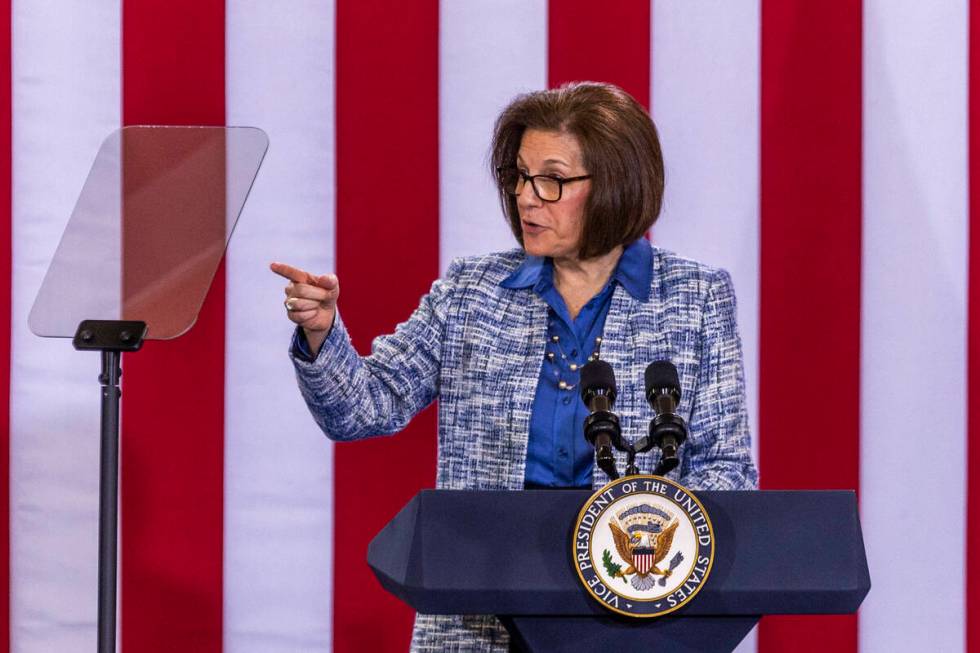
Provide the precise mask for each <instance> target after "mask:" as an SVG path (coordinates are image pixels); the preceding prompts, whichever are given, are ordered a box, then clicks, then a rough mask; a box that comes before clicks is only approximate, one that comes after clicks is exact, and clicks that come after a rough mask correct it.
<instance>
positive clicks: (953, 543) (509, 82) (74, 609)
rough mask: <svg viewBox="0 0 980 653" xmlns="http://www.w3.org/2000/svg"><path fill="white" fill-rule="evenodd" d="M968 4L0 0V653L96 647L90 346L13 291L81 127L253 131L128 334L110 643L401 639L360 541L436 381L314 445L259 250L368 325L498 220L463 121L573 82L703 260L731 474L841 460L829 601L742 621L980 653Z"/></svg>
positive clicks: (244, 646) (826, 636) (977, 248)
mask: <svg viewBox="0 0 980 653" xmlns="http://www.w3.org/2000/svg"><path fill="white" fill-rule="evenodd" d="M978 5H980V3H974V2H967V0H941V1H935V2H923V1H922V0H865V1H864V2H863V3H862V2H858V1H854V0H828V1H827V2H809V1H807V0H761V1H760V0H737V1H736V0H714V1H707V0H699V1H696V2H695V1H691V0H606V2H602V3H600V2H594V1H593V2H590V1H589V0H552V1H551V2H547V1H546V0H441V2H440V1H439V0H402V1H396V0H388V1H387V2H385V1H382V0H336V1H335V2H329V1H325V0H321V1H315V2H314V1H305V0H289V1H285V0H283V1H277V0H249V1H246V0H227V2H224V1H222V0H166V1H165V0H122V1H121V2H120V1H119V0H90V1H88V2H82V1H80V0H74V1H73V0H2V1H0V39H2V40H0V247H2V248H3V250H4V253H5V255H4V256H3V257H0V261H2V263H3V265H2V266H0V311H2V312H3V316H2V319H0V324H3V325H5V327H4V328H7V329H9V330H8V331H7V332H6V333H4V335H3V337H0V397H4V396H5V397H7V398H8V400H7V401H0V411H3V412H2V413H0V424H4V425H8V424H9V430H5V431H4V434H5V435H7V438H8V439H7V441H6V442H5V446H0V474H2V475H3V476H2V478H0V492H3V493H6V492H8V491H9V495H7V494H4V495H3V496H2V498H0V506H3V507H4V508H5V509H9V512H7V513H6V517H7V519H5V520H2V521H0V523H4V524H6V525H7V528H6V529H2V534H0V556H6V558H7V561H8V563H9V564H8V565H0V570H2V576H0V578H2V581H3V582H6V583H8V584H9V591H8V592H7V593H6V597H7V601H8V603H6V604H5V607H6V609H0V653H2V651H6V650H8V648H7V647H9V650H10V651H16V652H19V653H42V652H43V653H48V652H58V653H60V652H66V651H86V650H94V648H95V619H96V609H95V608H96V587H97V586H96V578H97V570H96V549H97V529H96V525H97V506H98V501H97V492H98V433H99V403H98V397H99V387H98V382H97V376H98V372H99V361H98V356H96V355H94V354H90V353H80V352H76V351H74V350H73V349H72V347H71V345H70V343H69V342H68V341H67V340H49V339H41V338H38V337H35V336H34V335H32V334H31V333H30V332H29V331H28V328H27V314H28V311H29V309H30V307H31V305H32V303H33V300H34V296H35V294H36V292H37V290H38V288H39V286H40V283H41V279H42V277H43V274H44V272H45V270H46V268H47V265H48V263H49V262H50V259H51V257H52V255H53V253H54V250H55V247H56V245H57V243H58V239H59V237H60V234H61V232H62V230H63V229H64V227H65V223H66V221H67V219H68V216H69V215H70V213H71V210H72V207H73V204H74V201H75V199H76V197H77V195H78V193H79V190H80V189H81V186H82V184H83V182H84V179H85V175H86V173H87V170H88V167H89V166H90V165H91V163H92V160H93V157H94V155H95V152H96V150H97V148H98V145H99V143H100V142H101V141H102V139H103V138H104V137H105V136H106V135H107V134H108V133H109V132H111V131H113V130H115V129H117V128H119V127H120V126H122V125H129V124H207V125H222V124H230V125H254V126H258V127H261V128H263V129H265V130H266V131H267V132H268V134H269V137H270V140H271V146H270V149H269V152H268V155H267V157H266V159H265V163H264V166H263V169H262V170H261V172H260V173H259V177H258V180H257V182H256V185H255V187H254V189H253V193H252V196H251V198H250V200H249V203H248V204H247V205H246V209H245V212H244V214H243V216H242V218H241V221H240V222H239V225H238V229H237V230H236V233H235V235H234V238H233V239H232V243H231V246H230V248H229V251H228V254H227V258H226V262H225V264H224V265H223V267H222V269H221V270H220V271H219V274H218V278H217V279H216V281H215V283H214V285H213V287H212V289H211V292H210V295H209V299H208V301H207V303H206V306H205V309H204V310H203V313H202V315H201V318H200V320H199V321H198V323H197V325H196V326H195V328H194V329H193V330H192V331H191V332H190V334H188V335H186V336H184V337H182V338H180V339H179V340H176V341H171V342H162V343H161V342H151V343H149V344H147V346H146V347H145V348H144V350H143V351H141V352H139V353H137V354H127V355H126V356H124V373H123V399H122V421H123V427H122V429H123V434H122V440H123V441H122V462H121V474H122V483H121V527H120V538H121V548H120V551H121V562H120V565H121V566H120V592H121V594H120V615H121V616H120V642H121V644H120V645H121V650H123V651H124V652H126V653H154V652H158V651H159V652H163V651H181V652H202V653H214V652H217V651H227V652H228V653H246V652H247V653H252V652H255V653H259V652H261V653H269V652H275V653H278V652H283V653H292V652H299V651H304V652H306V651H337V652H343V653H352V652H355V651H356V652H360V651H402V650H405V649H406V648H407V644H408V640H409V635H410V628H411V622H412V614H411V611H410V610H409V609H408V608H407V607H405V606H404V605H402V604H400V603H399V602H398V601H396V600H395V599H394V598H392V597H390V596H388V595H386V594H385V593H384V592H383V591H382V590H381V589H380V587H379V585H378V584H377V582H375V580H374V579H373V577H372V576H371V574H370V571H369V570H368V568H367V566H366V563H365V550H366V546H367V542H368V541H369V540H370V538H371V537H373V536H374V534H375V533H376V532H377V531H378V530H379V529H380V528H381V527H382V525H383V524H384V523H386V522H387V520H389V519H390V518H391V517H392V516H393V515H394V514H395V512H396V511H397V510H398V509H399V508H400V507H401V506H402V505H403V504H404V503H405V502H406V501H407V500H408V499H409V498H410V497H411V496H412V495H413V494H414V493H415V492H416V491H417V490H418V489H419V488H421V487H431V485H432V483H433V481H434V475H435V466H434V456H435V437H434V430H435V412H434V409H429V410H427V411H425V412H424V413H423V414H421V415H420V416H418V417H417V418H416V419H415V421H414V422H413V423H412V424H411V425H410V426H409V428H408V429H407V430H406V431H405V432H403V433H402V434H400V435H398V436H397V437H394V438H383V439H379V440H375V441H370V442H363V443H357V444H349V445H343V446H333V445H332V444H330V443H329V442H328V441H327V440H326V439H325V438H324V437H323V435H322V434H321V433H319V431H318V430H317V428H316V427H315V425H314V424H313V422H312V420H311V419H310V417H309V415H308V413H307V411H306V408H305V407H304V406H303V404H302V402H301V399H300V396H299V392H298V391H297V389H296V387H295V383H294V380H293V372H292V368H291V365H290V363H289V361H288V359H287V357H286V349H287V344H288V341H289V337H290V332H291V329H290V323H289V322H288V321H287V320H286V319H285V317H284V314H283V313H284V312H283V309H282V304H281V300H282V285H283V282H282V280H281V279H279V278H277V277H275V276H274V275H272V274H271V273H270V272H269V271H268V269H267V264H268V262H270V261H273V260H279V261H285V262H289V263H291V264H294V265H297V266H300V267H305V268H307V269H309V270H312V271H315V272H327V271H332V270H335V271H336V272H337V273H338V275H339V277H340V280H341V288H342V293H341V298H340V306H341V307H342V310H343V312H344V317H345V321H346V323H347V324H348V326H349V328H350V329H351V332H352V334H353V336H354V340H355V344H356V345H357V346H358V347H359V348H360V349H361V350H362V351H367V348H368V347H369V344H370V340H371V338H372V337H373V336H375V335H378V334H380V333H382V332H387V331H389V330H390V329H392V328H393V326H394V325H395V324H396V323H397V322H399V321H401V320H402V319H404V318H405V317H406V316H407V315H408V314H409V312H410V311H411V310H412V308H413V307H414V306H415V305H416V304H417V302H418V299H419V296H420V295H421V294H422V293H423V292H425V290H426V289H427V288H428V286H429V285H430V283H431V282H432V280H433V279H434V278H436V277H437V276H438V275H439V274H440V272H441V271H444V270H445V268H446V266H447V265H448V263H449V261H450V260H451V259H452V258H454V257H457V256H464V255H470V254H476V253H481V252H487V251H492V250H498V249H505V248H510V247H512V246H513V242H512V238H511V236H510V234H509V232H508V229H507V227H506V225H505V223H504V220H503V219H502V217H501V215H500V211H499V208H498V205H497V201H496V197H495V193H494V190H493V187H492V186H491V183H490V179H489V175H488V173H487V170H486V163H485V161H486V152H487V146H488V142H489V135H490V128H491V124H492V121H493V119H494V117H495V116H496V114H497V112H498V111H499V110H500V109H501V108H502V107H503V106H504V105H505V104H506V103H507V102H508V101H509V100H510V99H511V98H512V97H513V96H514V95H515V94H517V93H519V92H521V91H526V90H531V89H539V88H544V87H547V86H553V85H556V84H559V83H561V82H564V81H568V80H576V79H592V80H603V81H610V82H614V83H617V84H619V85H621V86H623V87H624V88H626V89H627V90H628V91H629V92H630V93H632V94H633V95H634V96H635V97H637V98H638V99H639V100H640V101H641V102H643V103H645V104H646V105H647V106H648V107H649V108H650V109H651V112H652V114H653V116H654V118H655V120H656V122H657V126H658V128H659V130H660V134H661V138H662V142H663V149H664V154H665V159H666V167H667V191H666V197H665V209H664V213H663V215H662V217H661V221H660V222H658V223H657V225H656V226H655V228H654V230H653V233H652V238H653V240H654V241H655V242H656V243H657V244H659V245H661V246H663V247H666V248H669V249H672V250H675V251H678V252H680V253H683V254H686V255H689V256H692V257H694V258H698V259H701V260H703V261H706V262H708V263H711V264H713V265H716V266H721V267H724V268H727V269H728V270H729V271H731V273H732V276H733V279H734V282H735V287H736V291H737V294H738V299H739V308H738V311H739V322H740V328H741V332H742V337H743V341H744V346H745V366H746V374H747V380H748V399H749V405H750V417H751V424H752V429H753V436H754V438H755V444H756V446H757V453H758V461H759V466H760V471H761V479H762V480H761V482H762V486H763V487H764V488H769V489H775V488H854V489H857V490H858V491H859V497H860V505H861V516H862V522H863V528H864V535H865V542H866V546H867V550H868V558H869V563H870V567H871V578H872V585H873V586H872V590H871V593H870V594H869V596H868V598H867V600H866V601H865V603H864V605H863V607H862V608H861V611H860V613H859V614H858V615H856V616H845V617H839V616H837V617H835V616H830V617H807V618H795V617H792V618H789V617H784V618H767V619H764V620H763V622H762V624H761V625H760V627H759V628H758V629H757V631H756V632H754V633H753V634H752V635H751V636H750V637H749V638H748V640H747V641H746V642H744V643H743V645H742V646H741V647H740V649H739V650H740V651H741V652H742V653H747V652H749V651H756V650H758V651H759V652H760V653H776V652H783V651H801V652H804V653H806V652H810V651H813V652H817V651H821V652H822V651H834V652H841V653H850V652H857V651H860V652H861V653H866V652H871V651H875V652H882V653H884V652H889V653H890V652H893V651H936V652H947V651H949V652H958V651H969V652H971V653H978V652H980V631H978V629H980V567H978V565H977V564H976V562H974V563H973V564H970V563H969V561H970V560H971V559H972V560H974V561H976V560H977V557H978V554H980V526H978V523H980V446H975V447H973V448H970V447H968V441H969V440H968V439H969V436H970V435H971V434H972V436H973V438H974V441H976V440H977V438H980V235H977V236H974V238H973V240H972V242H971V239H970V234H971V231H972V232H973V233H975V234H980V200H978V199H974V198H980V158H978V157H980V132H976V131H973V130H971V128H970V117H971V116H973V115H978V116H980V113H977V112H978V111H980V76H978V74H977V73H976V72H974V71H980V65H974V64H980V6H978ZM975 7H976V8H977V11H971V10H972V9H974V8H975ZM971 189H972V190H973V191H974V192H971ZM971 225H972V226H974V227H976V228H975V229H973V230H971V229H970V227H971ZM971 282H972V283H971ZM971 387H972V390H971ZM368 474H370V475H371V478H372V479H377V478H383V479H385V482H384V483H380V484H379V483H377V482H375V481H374V480H372V481H370V482H366V481H365V477H366V475H368ZM800 528H803V529H805V528H807V525H806V524H805V523H801V524H800ZM813 536H814V537H817V538H819V537H821V534H820V533H813ZM519 545H520V543H515V546H519ZM826 545H827V546H828V547H833V546H835V543H834V542H831V541H828V542H826ZM463 563H464V561H463V560H461V561H460V564H463ZM800 563H801V564H806V563H807V561H805V560H801V561H800ZM611 645H614V643H611Z"/></svg>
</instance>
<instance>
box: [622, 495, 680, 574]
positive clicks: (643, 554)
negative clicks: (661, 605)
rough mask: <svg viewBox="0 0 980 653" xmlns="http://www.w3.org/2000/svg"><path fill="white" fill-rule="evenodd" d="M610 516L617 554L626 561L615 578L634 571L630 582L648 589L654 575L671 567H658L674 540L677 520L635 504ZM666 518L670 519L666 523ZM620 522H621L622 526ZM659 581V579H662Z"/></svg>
mask: <svg viewBox="0 0 980 653" xmlns="http://www.w3.org/2000/svg"><path fill="white" fill-rule="evenodd" d="M618 517H619V519H618V520H617V519H610V520H609V528H610V530H611V531H612V536H613V542H614V543H615V544H616V551H617V552H618V553H619V556H620V557H621V558H622V559H623V560H625V561H626V563H627V564H628V565H629V566H628V567H627V568H626V569H622V570H619V571H617V572H616V573H615V577H616V578H625V577H627V576H630V575H633V574H635V575H634V576H633V578H631V579H630V583H631V584H632V585H633V587H634V588H636V589H638V590H641V591H642V590H648V589H651V588H652V587H653V586H654V584H655V579H654V578H653V576H654V575H656V576H662V577H664V578H668V577H670V574H671V570H670V569H664V570H661V569H660V568H658V566H657V565H659V564H660V563H661V562H663V560H664V558H666V557H667V553H669V552H670V546H671V544H672V543H673V541H674V532H675V531H676V530H677V526H678V525H679V522H678V521H677V520H676V519H671V518H670V516H669V515H667V514H666V513H664V512H662V511H660V510H658V509H656V508H654V507H652V506H646V505H642V506H636V507H634V508H631V509H629V510H625V511H623V512H622V513H620V514H619V515H618ZM668 521H669V523H668ZM620 523H622V524H623V525H622V526H621V525H620ZM661 582H662V581H661Z"/></svg>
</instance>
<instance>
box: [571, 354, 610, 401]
mask: <svg viewBox="0 0 980 653" xmlns="http://www.w3.org/2000/svg"><path fill="white" fill-rule="evenodd" d="M579 384H580V385H581V388H582V398H583V399H584V398H585V395H586V393H594V392H596V391H597V390H605V391H606V392H607V393H608V392H616V375H615V373H613V368H612V365H610V364H609V363H607V362H606V361H603V360H598V359H596V360H591V361H589V362H588V363H586V364H585V367H583V368H582V376H581V377H580V379H579Z"/></svg>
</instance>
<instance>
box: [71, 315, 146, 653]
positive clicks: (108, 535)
mask: <svg viewBox="0 0 980 653" xmlns="http://www.w3.org/2000/svg"><path fill="white" fill-rule="evenodd" d="M145 336H146V322H141V321H139V320H84V321H82V323H81V324H79V325H78V331H76V332H75V337H74V338H73V339H72V345H74V347H75V349H78V350H79V351H98V352H101V354H102V373H101V374H99V383H101V384H102V413H101V418H100V424H101V429H102V437H101V441H100V442H101V444H100V449H99V623H98V650H99V652H100V653H102V652H111V651H115V650H116V564H117V560H118V555H117V551H116V543H117V541H118V538H117V533H118V529H119V397H120V396H121V392H120V390H119V380H120V377H121V376H122V365H121V363H122V360H121V359H122V353H123V352H124V351H138V350H139V348H140V347H142V346H143V338H144V337H145Z"/></svg>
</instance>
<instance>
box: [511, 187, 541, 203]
mask: <svg viewBox="0 0 980 653" xmlns="http://www.w3.org/2000/svg"><path fill="white" fill-rule="evenodd" d="M540 204H541V200H540V199H538V196H537V194H536V193H535V192H534V187H533V186H531V182H530V181H525V182H524V185H523V186H522V187H521V192H519V193H518V194H517V206H519V207H520V208H527V207H532V206H539V205H540Z"/></svg>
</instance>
